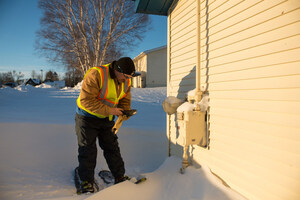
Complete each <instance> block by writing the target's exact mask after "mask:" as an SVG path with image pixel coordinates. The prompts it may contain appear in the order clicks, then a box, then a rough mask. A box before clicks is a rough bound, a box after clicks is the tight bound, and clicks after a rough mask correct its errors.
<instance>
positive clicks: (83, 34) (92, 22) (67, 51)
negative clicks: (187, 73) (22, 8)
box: [37, 0, 149, 74]
mask: <svg viewBox="0 0 300 200" xmlns="http://www.w3.org/2000/svg"><path fill="white" fill-rule="evenodd" d="M39 7H40V8H41V9H42V10H43V11H44V16H43V18H42V20H41V25H42V26H41V30H40V31H39V32H38V33H37V35H38V40H37V44H38V46H37V47H38V49H40V50H42V51H43V52H44V53H46V54H47V56H48V58H51V59H53V60H55V61H61V62H63V63H64V64H66V65H67V67H75V68H78V69H79V70H80V71H81V72H82V74H84V73H85V72H86V71H87V70H88V69H89V68H90V67H93V66H98V65H101V64H104V62H109V61H112V60H113V59H116V58H118V57H119V56H120V55H121V53H122V52H123V51H124V50H127V49H128V48H130V47H133V46H134V45H135V44H136V43H137V41H138V40H137V39H139V40H141V39H142V37H143V33H144V32H145V31H146V30H147V27H148V25H149V18H148V16H147V15H144V14H136V13H134V2H133V1H130V0H40V1H39Z"/></svg>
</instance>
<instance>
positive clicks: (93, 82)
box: [80, 69, 112, 116]
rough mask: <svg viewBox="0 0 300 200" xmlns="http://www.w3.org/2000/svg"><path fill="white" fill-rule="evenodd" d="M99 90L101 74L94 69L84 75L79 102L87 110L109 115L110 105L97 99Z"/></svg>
mask: <svg viewBox="0 0 300 200" xmlns="http://www.w3.org/2000/svg"><path fill="white" fill-rule="evenodd" d="M100 90H101V76H100V74H99V72H98V71H97V70H95V69H91V71H90V72H89V73H88V74H87V75H86V76H85V78H84V80H83V83H82V86H81V92H80V103H81V105H82V106H83V107H84V108H86V109H87V110H89V111H91V112H93V113H97V114H100V115H104V116H109V114H110V113H111V109H112V108H111V107H109V106H107V105H105V104H103V103H102V102H101V101H99V100H98V99H97V97H98V95H99V93H100Z"/></svg>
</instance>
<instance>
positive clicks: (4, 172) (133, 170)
mask: <svg viewBox="0 0 300 200" xmlns="http://www.w3.org/2000/svg"><path fill="white" fill-rule="evenodd" d="M79 92H80V86H77V87H74V88H64V89H61V90H59V89H56V88H53V87H50V86H48V85H41V86H39V87H32V86H19V87H17V88H15V89H12V88H1V89H0V199H1V200H2V199H3V200H10V199H12V200H15V199H22V200H23V199H25V200H26V199H35V200H40V199H56V200H58V199H60V200H62V199H67V200H70V199H80V200H81V199H86V198H88V199H101V200H106V199H107V200H113V199H118V200H119V199H122V200H135V199H139V200H140V199H145V200H146V199H147V200H163V199H164V200H176V199H177V200H186V199H211V200H215V199H243V198H242V197H241V196H239V195H238V194H237V193H235V192H234V191H232V190H231V189H229V188H226V187H225V186H223V185H222V184H221V182H220V181H219V180H218V179H217V178H216V177H215V176H213V175H212V174H211V172H210V171H209V169H208V168H206V167H205V166H202V168H199V169H196V168H194V167H189V168H187V170H186V173H185V174H184V175H182V174H180V173H179V168H180V165H181V159H180V158H176V157H171V158H168V157H167V139H166V134H165V132H166V114H165V113H164V111H163V109H162V106H161V104H162V102H163V100H164V99H165V98H166V88H164V87H162V88H144V89H138V88H133V89H132V100H133V101H132V108H135V109H137V110H138V113H137V115H135V116H133V117H132V118H131V119H130V120H128V121H126V122H124V123H123V125H122V127H121V129H120V131H119V132H118V136H119V143H120V148H121V153H122V155H123V158H124V161H125V165H126V173H127V174H128V175H135V174H140V173H141V174H144V175H146V176H147V178H148V179H147V181H146V182H144V183H141V184H139V185H135V184H133V183H131V182H123V183H121V184H118V185H114V186H111V187H108V188H105V186H104V184H103V182H102V181H101V180H100V179H99V178H98V177H96V178H97V180H98V182H99V184H100V187H101V188H103V189H102V190H101V191H100V192H98V193H96V194H93V195H92V194H89V195H81V196H78V195H76V194H75V188H74V183H73V180H72V173H73V169H74V168H75V167H76V166H77V141H76V135H75V131H74V116H75V106H76V98H77V97H78V94H79ZM98 152H99V153H98V161H97V170H96V171H98V170H101V169H107V165H106V163H105V160H104V158H103V156H102V152H101V150H100V149H99V151H98Z"/></svg>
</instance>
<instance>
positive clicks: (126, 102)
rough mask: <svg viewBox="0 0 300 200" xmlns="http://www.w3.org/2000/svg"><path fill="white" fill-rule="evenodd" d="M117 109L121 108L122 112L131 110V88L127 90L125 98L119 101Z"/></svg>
mask: <svg viewBox="0 0 300 200" xmlns="http://www.w3.org/2000/svg"><path fill="white" fill-rule="evenodd" d="M118 108H123V109H124V110H130V109H131V87H129V88H128V90H127V94H126V96H125V97H123V98H122V99H120V101H119V104H118Z"/></svg>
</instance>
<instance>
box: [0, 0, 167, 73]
mask: <svg viewBox="0 0 300 200" xmlns="http://www.w3.org/2000/svg"><path fill="white" fill-rule="evenodd" d="M37 3H38V0H0V72H7V71H12V70H16V71H17V72H19V71H21V72H23V73H24V74H26V76H27V77H29V76H30V74H31V72H32V70H35V71H36V72H37V73H40V72H41V71H40V70H41V69H42V70H43V71H44V73H45V72H46V71H48V70H53V71H56V72H58V73H59V74H60V75H62V74H63V72H64V68H63V66H59V64H53V63H51V62H48V61H47V60H46V58H44V57H41V56H40V55H39V54H38V53H37V52H36V51H35V49H34V46H35V40H36V31H37V30H39V28H40V18H41V16H42V12H41V10H39V8H38V6H37ZM150 17H151V19H152V26H151V27H152V29H151V30H150V31H148V32H147V33H146V36H145V38H144V40H143V41H142V42H140V43H139V45H138V46H136V47H135V48H133V50H132V51H131V52H129V53H128V55H126V56H129V57H132V58H134V57H135V56H137V55H138V54H140V53H141V52H143V51H146V50H149V49H153V48H157V47H160V46H163V45H166V44H167V17H166V16H155V15H150Z"/></svg>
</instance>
